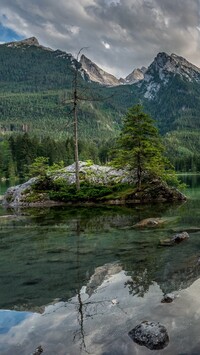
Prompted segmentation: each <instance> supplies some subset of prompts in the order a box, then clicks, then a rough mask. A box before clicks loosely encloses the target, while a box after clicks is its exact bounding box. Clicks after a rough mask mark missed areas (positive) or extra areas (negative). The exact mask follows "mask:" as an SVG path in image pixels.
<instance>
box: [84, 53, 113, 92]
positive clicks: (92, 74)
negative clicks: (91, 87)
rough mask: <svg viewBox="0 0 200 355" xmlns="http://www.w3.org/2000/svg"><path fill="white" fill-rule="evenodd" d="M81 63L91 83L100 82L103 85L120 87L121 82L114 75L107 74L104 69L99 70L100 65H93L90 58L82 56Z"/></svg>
mask: <svg viewBox="0 0 200 355" xmlns="http://www.w3.org/2000/svg"><path fill="white" fill-rule="evenodd" d="M80 63H81V65H82V68H83V69H84V70H85V71H86V73H87V74H88V75H89V78H90V80H91V81H95V82H98V83H99V84H102V85H107V86H116V85H120V81H119V80H118V79H117V78H116V77H115V76H114V75H112V74H109V73H107V72H106V71H104V70H103V69H101V68H99V67H98V65H96V64H95V63H93V62H92V61H91V60H90V59H89V58H87V57H86V56H85V55H84V54H82V56H81V59H80Z"/></svg>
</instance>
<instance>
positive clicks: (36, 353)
mask: <svg viewBox="0 0 200 355" xmlns="http://www.w3.org/2000/svg"><path fill="white" fill-rule="evenodd" d="M42 353H43V349H42V347H41V345H39V346H38V347H37V349H35V351H34V353H33V355H40V354H42Z"/></svg>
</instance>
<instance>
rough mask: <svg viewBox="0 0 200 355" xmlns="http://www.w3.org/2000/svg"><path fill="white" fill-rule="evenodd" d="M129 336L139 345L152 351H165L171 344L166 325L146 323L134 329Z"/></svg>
mask: <svg viewBox="0 0 200 355" xmlns="http://www.w3.org/2000/svg"><path fill="white" fill-rule="evenodd" d="M128 335H129V336H130V338H131V339H132V340H133V341H134V342H135V343H137V344H139V345H143V346H146V347H147V348H148V349H150V350H159V349H164V348H165V347H166V346H167V345H168V343H169V336H168V333H167V329H166V328H165V327H164V325H162V324H160V323H156V322H149V321H144V322H142V323H141V324H139V325H137V326H136V327H135V328H133V329H132V330H131V331H130V332H129V333H128Z"/></svg>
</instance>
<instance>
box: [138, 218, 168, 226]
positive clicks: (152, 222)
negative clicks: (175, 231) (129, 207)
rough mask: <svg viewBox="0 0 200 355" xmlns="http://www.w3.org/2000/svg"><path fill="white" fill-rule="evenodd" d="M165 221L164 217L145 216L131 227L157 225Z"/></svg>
mask: <svg viewBox="0 0 200 355" xmlns="http://www.w3.org/2000/svg"><path fill="white" fill-rule="evenodd" d="M165 222H166V220H165V219H164V218H146V219H143V220H142V221H140V222H138V223H136V224H135V225H134V226H133V227H135V228H143V227H158V226H160V225H161V224H163V223H165Z"/></svg>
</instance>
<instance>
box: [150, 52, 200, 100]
mask: <svg viewBox="0 0 200 355" xmlns="http://www.w3.org/2000/svg"><path fill="white" fill-rule="evenodd" d="M175 76H179V77H180V78H182V79H183V80H184V79H186V80H187V81H188V82H197V83H200V69H199V68H198V67H196V66H195V65H193V64H191V63H189V62H188V61H187V60H186V59H184V58H182V57H180V56H177V55H176V54H171V55H168V54H166V53H158V55H157V56H156V58H155V59H154V61H153V62H152V64H151V65H150V66H149V67H148V69H147V70H146V71H145V75H144V86H145V85H146V89H147V90H146V92H145V93H144V97H145V98H148V99H150V100H152V99H153V98H154V96H156V94H157V93H158V92H159V90H160V87H161V86H162V85H164V86H166V85H167V84H168V83H169V82H170V80H172V78H173V77H175Z"/></svg>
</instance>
